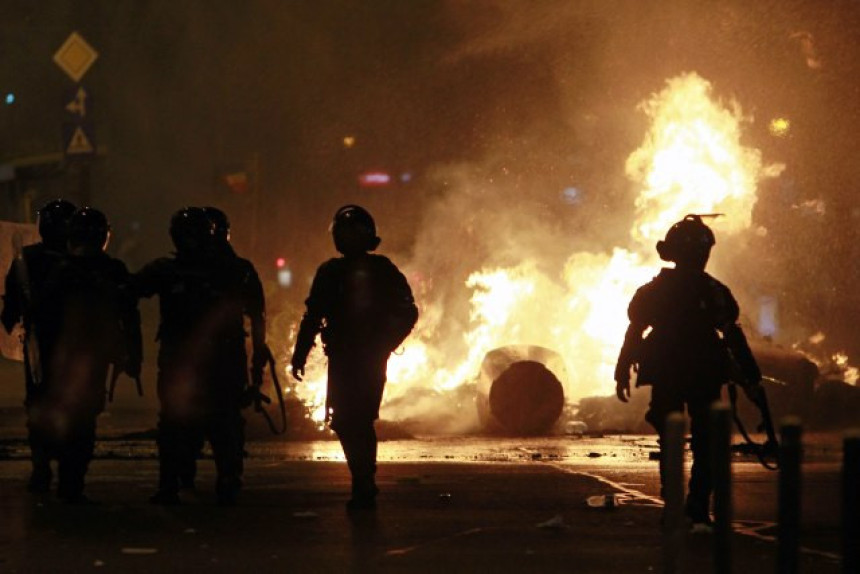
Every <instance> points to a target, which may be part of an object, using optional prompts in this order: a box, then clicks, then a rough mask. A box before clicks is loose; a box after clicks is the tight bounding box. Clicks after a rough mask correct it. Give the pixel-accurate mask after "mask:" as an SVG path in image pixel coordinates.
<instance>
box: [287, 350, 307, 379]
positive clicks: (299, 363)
mask: <svg viewBox="0 0 860 574" xmlns="http://www.w3.org/2000/svg"><path fill="white" fill-rule="evenodd" d="M290 373H291V374H292V375H293V378H294V379H295V380H297V381H301V380H302V379H303V378H304V376H305V362H304V361H303V360H301V359H300V358H298V357H296V356H295V355H293V360H292V361H291V362H290Z"/></svg>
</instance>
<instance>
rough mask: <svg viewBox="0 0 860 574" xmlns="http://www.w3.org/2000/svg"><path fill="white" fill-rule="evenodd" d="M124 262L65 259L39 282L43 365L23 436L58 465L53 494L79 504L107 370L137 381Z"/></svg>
mask: <svg viewBox="0 0 860 574" xmlns="http://www.w3.org/2000/svg"><path fill="white" fill-rule="evenodd" d="M128 279H129V273H128V270H127V269H126V266H125V264H124V263H122V262H121V261H120V260H118V259H114V258H112V257H110V256H108V255H106V254H105V253H103V252H99V253H97V254H93V255H69V256H67V257H66V258H64V260H63V261H62V262H61V263H60V264H59V265H58V266H57V268H56V269H55V270H54V272H52V273H51V274H50V275H49V277H48V278H47V279H46V282H45V286H44V289H43V290H42V292H41V295H42V299H41V300H40V301H39V302H38V305H37V306H36V308H37V319H36V323H37V324H38V325H39V326H40V329H39V331H38V334H39V345H40V347H41V349H42V352H43V355H42V360H43V363H44V365H45V369H44V372H43V381H42V384H41V385H40V386H39V388H38V391H37V392H38V396H39V398H38V400H36V401H35V402H34V406H33V408H32V411H33V413H32V414H31V420H30V430H31V433H34V434H36V435H38V436H39V440H40V442H41V443H42V444H43V445H47V446H48V452H49V455H50V456H51V457H56V458H57V460H58V480H59V484H58V488H57V494H58V496H60V498H63V499H65V500H67V501H70V502H75V501H78V500H83V499H85V498H84V497H83V489H84V475H85V474H86V471H87V468H88V465H89V462H90V460H91V459H92V455H93V448H94V446H95V431H96V420H97V418H98V415H99V414H100V413H101V412H102V411H103V410H104V406H105V394H106V393H105V382H106V379H107V376H108V370H109V368H110V365H111V364H113V365H114V368H115V369H118V370H119V371H127V372H131V373H132V374H134V375H135V376H136V375H138V374H139V367H140V359H141V349H140V342H141V338H140V316H139V314H138V311H137V306H136V301H135V300H134V298H133V297H131V296H130V294H129V292H128V290H127V286H128Z"/></svg>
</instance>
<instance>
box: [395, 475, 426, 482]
mask: <svg viewBox="0 0 860 574" xmlns="http://www.w3.org/2000/svg"><path fill="white" fill-rule="evenodd" d="M397 484H421V477H420V476H401V477H400V478H398V479H397Z"/></svg>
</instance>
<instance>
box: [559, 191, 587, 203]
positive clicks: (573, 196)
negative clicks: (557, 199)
mask: <svg viewBox="0 0 860 574" xmlns="http://www.w3.org/2000/svg"><path fill="white" fill-rule="evenodd" d="M561 198H562V200H563V201H564V202H565V203H567V204H568V205H579V204H580V203H582V192H581V191H580V190H579V189H577V188H575V187H568V188H565V189H564V191H562V192H561Z"/></svg>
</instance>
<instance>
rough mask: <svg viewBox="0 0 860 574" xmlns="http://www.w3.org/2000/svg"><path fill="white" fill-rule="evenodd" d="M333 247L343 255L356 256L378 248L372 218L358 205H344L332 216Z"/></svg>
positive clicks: (378, 239) (374, 224) (378, 240)
mask: <svg viewBox="0 0 860 574" xmlns="http://www.w3.org/2000/svg"><path fill="white" fill-rule="evenodd" d="M331 234H332V238H333V239H334V246H335V249H337V250H338V251H339V252H341V253H343V254H344V255H357V254H359V253H365V252H367V251H373V250H374V249H376V248H377V247H379V243H380V241H382V240H381V239H380V238H379V237H377V236H376V223H374V221H373V216H371V215H370V213H369V212H368V211H367V210H366V209H364V208H363V207H360V206H358V205H344V206H343V207H341V208H340V209H338V210H337V212H336V213H335V214H334V220H332V223H331Z"/></svg>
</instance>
